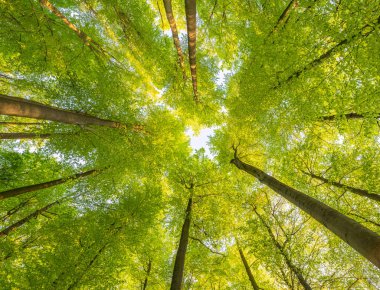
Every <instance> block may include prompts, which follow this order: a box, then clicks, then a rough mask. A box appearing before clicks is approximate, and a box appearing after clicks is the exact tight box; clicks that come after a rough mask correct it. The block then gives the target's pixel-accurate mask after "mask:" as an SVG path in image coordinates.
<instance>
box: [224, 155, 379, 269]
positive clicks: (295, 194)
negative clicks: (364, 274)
mask: <svg viewBox="0 0 380 290" xmlns="http://www.w3.org/2000/svg"><path fill="white" fill-rule="evenodd" d="M231 163H233V164H235V165H236V167H237V168H239V169H241V170H243V171H245V172H247V173H249V174H251V175H253V176H254V177H256V178H257V179H258V180H259V181H260V182H261V183H263V184H265V185H267V186H268V187H269V188H271V189H272V190H274V191H275V192H277V193H278V194H280V195H282V196H283V197H284V198H286V199H287V200H288V201H290V202H291V203H293V204H294V205H296V206H298V207H299V208H300V209H302V210H303V211H305V212H306V213H308V214H309V215H310V216H312V217H313V218H314V219H316V220H317V221H318V222H320V223H321V224H323V225H324V226H325V227H326V228H328V229H329V230H331V231H332V232H333V233H334V234H336V235H337V236H338V237H339V238H341V239H342V240H343V241H345V242H346V243H347V244H349V245H350V246H351V247H352V248H354V249H355V250H356V251H358V252H359V253H360V254H361V255H362V256H363V257H365V258H366V259H368V260H369V261H370V262H372V263H373V264H374V265H376V267H378V268H380V236H379V235H378V234H376V233H375V232H373V231H371V230H369V229H367V228H366V227H364V226H362V225H361V224H360V223H358V222H356V221H355V220H353V219H351V218H349V217H347V216H345V215H343V214H341V213H340V212H338V211H337V210H335V209H333V208H331V207H329V206H328V205H326V204H324V203H322V202H320V201H318V200H316V199H315V198H312V197H310V196H308V195H306V194H304V193H302V192H300V191H298V190H296V189H294V188H292V187H290V186H287V185H286V184H284V183H282V182H280V181H279V180H277V179H275V178H273V177H272V176H270V175H268V174H266V173H265V172H263V171H262V170H260V169H258V168H256V167H253V166H251V165H249V164H246V163H244V162H242V161H240V159H239V158H237V157H236V156H235V158H234V159H233V160H231Z"/></svg>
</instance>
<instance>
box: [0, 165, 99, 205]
mask: <svg viewBox="0 0 380 290" xmlns="http://www.w3.org/2000/svg"><path fill="white" fill-rule="evenodd" d="M99 171H100V170H96V169H92V170H89V171H86V172H81V173H77V174H74V175H71V176H68V177H64V178H60V179H56V180H51V181H48V182H43V183H38V184H33V185H28V186H23V187H18V188H14V189H10V190H6V191H2V192H0V200H1V199H5V198H10V197H15V196H18V195H20V194H24V193H27V192H32V191H37V190H41V189H45V188H49V187H53V186H56V185H59V184H62V183H65V182H67V181H70V180H74V179H78V178H82V177H86V176H89V175H92V174H95V173H97V172H99Z"/></svg>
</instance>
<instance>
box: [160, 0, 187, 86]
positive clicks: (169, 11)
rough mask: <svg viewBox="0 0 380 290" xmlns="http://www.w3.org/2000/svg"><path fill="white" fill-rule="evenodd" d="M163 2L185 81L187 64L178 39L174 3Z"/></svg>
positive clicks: (165, 0)
mask: <svg viewBox="0 0 380 290" xmlns="http://www.w3.org/2000/svg"><path fill="white" fill-rule="evenodd" d="M163 1H164V7H165V12H166V18H167V19H168V22H169V25H170V29H171V31H172V36H173V42H174V46H175V48H176V49H177V54H178V61H179V64H180V66H181V69H182V74H183V79H184V80H185V79H186V71H185V64H184V60H183V53H182V49H181V43H180V41H179V37H178V30H177V24H176V22H175V19H174V15H173V10H172V1H171V0H163Z"/></svg>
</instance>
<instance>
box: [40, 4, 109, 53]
mask: <svg viewBox="0 0 380 290" xmlns="http://www.w3.org/2000/svg"><path fill="white" fill-rule="evenodd" d="M40 4H41V6H42V7H45V8H47V9H48V10H49V11H50V12H52V13H53V14H54V15H55V16H57V17H58V18H60V19H61V20H62V21H63V22H64V23H65V25H66V26H67V27H68V28H69V29H71V30H72V31H74V32H75V34H76V35H77V36H78V37H79V38H80V39H81V40H82V42H83V43H84V44H85V45H86V46H88V47H89V48H91V49H92V50H94V51H95V52H98V53H100V54H102V55H104V56H109V55H108V53H107V52H106V51H105V50H104V49H103V48H102V47H101V46H100V44H98V43H97V42H95V41H94V40H93V39H92V38H91V37H89V36H88V35H87V34H86V33H84V32H83V31H81V30H79V29H78V28H77V27H76V26H75V25H74V24H73V23H71V22H70V21H69V20H68V19H67V18H66V17H65V15H63V14H62V13H61V12H60V11H59V10H58V9H57V8H56V7H55V6H54V5H53V4H51V3H50V2H49V1H48V0H40Z"/></svg>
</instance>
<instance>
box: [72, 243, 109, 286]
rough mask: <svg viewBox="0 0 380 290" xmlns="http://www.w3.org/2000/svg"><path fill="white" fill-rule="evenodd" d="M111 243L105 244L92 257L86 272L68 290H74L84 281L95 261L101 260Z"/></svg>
mask: <svg viewBox="0 0 380 290" xmlns="http://www.w3.org/2000/svg"><path fill="white" fill-rule="evenodd" d="M108 244H109V243H106V244H104V245H103V246H102V247H101V248H100V249H99V250H98V251H97V252H96V254H95V255H94V256H93V257H92V259H91V260H90V262H89V263H88V264H87V266H86V268H85V270H84V271H83V272H82V274H81V275H79V277H78V278H77V279H76V280H75V281H74V282H73V283H72V284H71V285H70V286H69V287H67V289H68V290H69V289H74V288H75V287H76V286H77V285H78V283H79V282H80V281H81V280H82V278H83V276H84V275H85V274H86V273H87V272H88V270H89V269H90V268H91V266H92V265H93V264H94V263H95V261H96V260H97V259H98V258H99V256H100V255H101V254H102V253H103V251H104V250H105V249H106V247H107V246H108Z"/></svg>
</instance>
